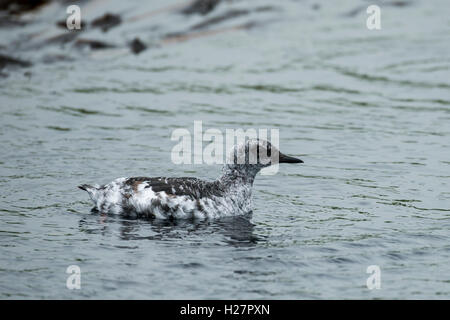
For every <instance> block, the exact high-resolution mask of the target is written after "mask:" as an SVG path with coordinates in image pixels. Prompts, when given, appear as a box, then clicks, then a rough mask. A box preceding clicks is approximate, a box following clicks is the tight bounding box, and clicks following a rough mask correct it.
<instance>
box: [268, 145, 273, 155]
mask: <svg viewBox="0 0 450 320" xmlns="http://www.w3.org/2000/svg"><path fill="white" fill-rule="evenodd" d="M267 156H268V157H271V156H272V147H271V146H270V144H268V145H267Z"/></svg>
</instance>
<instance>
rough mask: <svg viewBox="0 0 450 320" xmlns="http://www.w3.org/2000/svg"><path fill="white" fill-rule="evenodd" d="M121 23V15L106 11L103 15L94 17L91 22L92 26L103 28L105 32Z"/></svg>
mask: <svg viewBox="0 0 450 320" xmlns="http://www.w3.org/2000/svg"><path fill="white" fill-rule="evenodd" d="M121 23H122V18H120V16H118V15H115V14H112V13H105V14H104V15H103V16H101V17H99V18H97V19H94V20H93V21H92V22H91V26H92V27H94V28H97V27H98V28H101V29H102V31H103V32H106V31H108V30H109V29H111V28H114V27H117V26H118V25H119V24H121Z"/></svg>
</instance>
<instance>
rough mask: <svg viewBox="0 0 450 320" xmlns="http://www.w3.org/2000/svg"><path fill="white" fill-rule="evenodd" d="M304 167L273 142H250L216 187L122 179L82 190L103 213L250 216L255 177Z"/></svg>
mask: <svg viewBox="0 0 450 320" xmlns="http://www.w3.org/2000/svg"><path fill="white" fill-rule="evenodd" d="M278 162H279V163H302V162H303V161H302V160H300V159H297V158H294V157H290V156H287V155H284V154H282V153H281V152H279V151H278V149H277V148H275V147H274V146H272V145H271V143H270V142H268V141H265V140H261V139H249V140H247V141H246V142H245V143H243V144H240V145H237V146H235V147H234V148H233V149H232V150H231V152H230V155H229V156H228V158H227V161H226V164H225V165H224V166H223V169H222V171H223V173H222V175H221V176H220V177H219V178H218V179H216V180H214V181H205V180H200V179H197V178H191V177H183V178H163V177H156V178H147V177H134V178H119V179H116V180H114V181H112V182H111V183H108V184H105V185H103V186H98V185H95V186H91V185H87V184H83V185H81V186H79V188H80V189H82V190H85V191H87V192H88V193H89V196H90V197H91V199H92V201H93V202H94V205H95V207H94V209H96V210H98V211H99V212H101V213H111V214H121V215H125V216H133V217H147V218H160V219H188V218H199V219H205V218H218V217H224V216H236V215H242V214H246V213H249V212H250V211H251V210H252V203H251V193H252V186H253V181H254V179H255V176H256V174H257V173H258V172H259V171H260V170H261V169H262V168H265V167H268V166H270V165H272V164H275V163H278Z"/></svg>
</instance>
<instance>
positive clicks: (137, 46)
mask: <svg viewBox="0 0 450 320" xmlns="http://www.w3.org/2000/svg"><path fill="white" fill-rule="evenodd" d="M130 49H131V51H132V52H133V53H134V54H139V53H141V52H142V51H144V50H145V49H147V46H146V45H145V44H144V43H143V42H142V41H141V40H140V39H139V38H135V39H134V40H133V41H131V42H130Z"/></svg>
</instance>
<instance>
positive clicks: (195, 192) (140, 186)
mask: <svg viewBox="0 0 450 320" xmlns="http://www.w3.org/2000/svg"><path fill="white" fill-rule="evenodd" d="M125 185H126V186H128V187H129V188H130V189H131V190H132V191H133V192H135V193H137V192H139V191H142V190H144V189H146V188H151V189H152V191H153V192H155V193H157V192H165V193H166V194H168V195H172V196H189V197H191V198H194V199H199V198H203V197H207V196H211V195H222V191H223V190H222V189H221V188H218V186H219V185H218V184H217V182H207V181H203V180H200V179H197V178H192V177H182V178H164V177H155V178H148V177H134V178H128V179H127V180H126V181H125ZM131 190H130V191H131Z"/></svg>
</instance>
